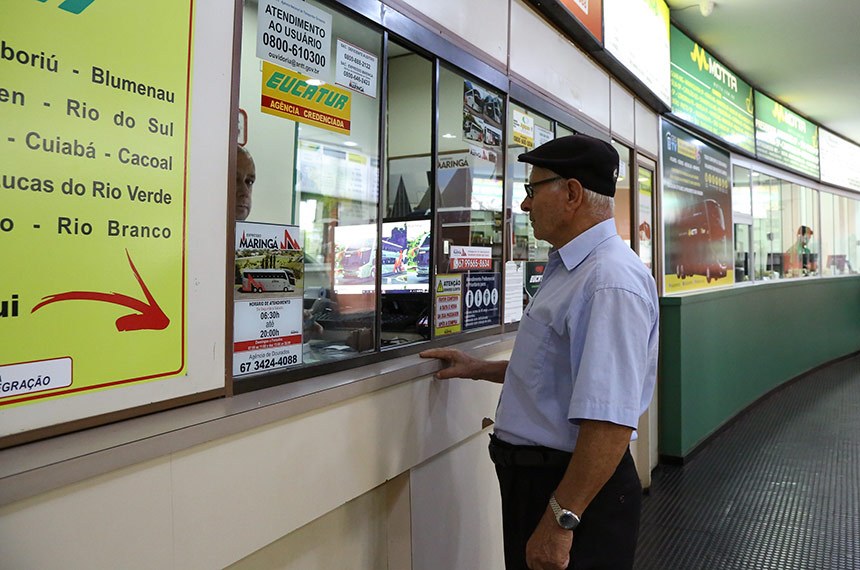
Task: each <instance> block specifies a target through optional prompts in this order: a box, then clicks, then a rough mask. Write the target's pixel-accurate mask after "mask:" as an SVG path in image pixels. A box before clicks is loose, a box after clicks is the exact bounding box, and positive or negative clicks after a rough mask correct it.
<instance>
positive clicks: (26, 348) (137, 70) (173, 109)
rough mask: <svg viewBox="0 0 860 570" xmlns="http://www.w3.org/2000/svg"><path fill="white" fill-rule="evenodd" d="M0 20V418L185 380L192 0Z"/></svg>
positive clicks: (76, 4) (42, 6)
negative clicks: (8, 411)
mask: <svg viewBox="0 0 860 570" xmlns="http://www.w3.org/2000/svg"><path fill="white" fill-rule="evenodd" d="M7 4H8V5H4V11H3V17H2V18H0V77H2V78H3V79H2V82H0V149H2V150H0V204H2V208H0V266H2V267H3V268H4V269H3V271H2V273H0V303H2V304H0V309H2V310H0V337H1V338H2V339H3V350H2V352H0V409H2V408H3V407H4V406H19V405H25V404H28V403H32V402H37V401H42V400H44V399H47V398H60V397H70V396H72V395H76V394H82V393H86V392H91V391H94V390H104V389H108V388H113V387H116V386H123V385H129V384H132V383H138V382H143V381H153V380H157V379H166V378H170V377H176V376H180V375H183V374H184V373H185V311H186V309H185V240H186V236H185V208H186V200H185V195H186V194H185V185H186V156H187V141H186V134H187V120H188V105H189V92H188V91H189V87H188V85H189V78H190V77H191V31H190V30H191V26H190V24H191V22H192V13H193V2H192V1H191V0H188V1H176V0H152V1H150V2H109V1H106V0H64V1H62V2H59V1H55V0H49V1H48V2H36V1H22V2H9V3H7Z"/></svg>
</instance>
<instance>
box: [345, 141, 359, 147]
mask: <svg viewBox="0 0 860 570" xmlns="http://www.w3.org/2000/svg"><path fill="white" fill-rule="evenodd" d="M343 146H358V143H357V142H354V141H346V142H345V143H343Z"/></svg>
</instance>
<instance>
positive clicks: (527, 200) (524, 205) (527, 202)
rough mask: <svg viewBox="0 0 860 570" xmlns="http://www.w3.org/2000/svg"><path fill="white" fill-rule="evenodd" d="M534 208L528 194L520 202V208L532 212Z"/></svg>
mask: <svg viewBox="0 0 860 570" xmlns="http://www.w3.org/2000/svg"><path fill="white" fill-rule="evenodd" d="M531 209H532V199H531V198H529V197H528V196H526V197H525V199H524V200H523V201H522V202H521V203H520V210H522V211H523V212H530V211H531Z"/></svg>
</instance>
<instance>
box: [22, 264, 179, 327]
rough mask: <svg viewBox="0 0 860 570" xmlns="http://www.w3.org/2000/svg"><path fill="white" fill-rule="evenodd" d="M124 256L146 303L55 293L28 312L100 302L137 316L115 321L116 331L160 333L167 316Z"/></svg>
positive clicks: (120, 297) (98, 295)
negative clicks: (68, 303) (69, 303)
mask: <svg viewBox="0 0 860 570" xmlns="http://www.w3.org/2000/svg"><path fill="white" fill-rule="evenodd" d="M125 254H126V256H128V264H129V265H131V270H132V271H133V272H134V277H135V279H137V282H138V283H139V284H140V288H141V289H142V290H143V294H144V296H145V297H146V301H147V302H146V303H144V302H143V301H141V300H140V299H135V298H134V297H129V296H128V295H122V294H120V293H98V292H96V291H69V292H68V293H57V294H55V295H48V296H47V297H42V299H44V300H43V301H42V302H41V303H39V304H38V305H36V306H35V307H33V310H32V311H30V312H31V313H35V312H36V311H37V310H39V309H41V308H42V307H44V306H45V305H50V304H51V303H57V302H59V301H101V302H103V303H113V304H114V305H122V306H123V307H128V308H129V309H132V310H134V311H137V313H138V314H132V315H125V316H123V317H120V318H118V319H117V320H116V330H118V331H139V330H156V331H160V330H163V329H166V328H167V325H169V324H170V319H168V318H167V315H165V314H164V311H162V310H161V307H159V306H158V303H156V302H155V298H153V296H152V294H151V293H150V292H149V289H147V287H146V283H144V282H143V279H141V278H140V273H138V272H137V268H136V267H135V266H134V262H133V261H132V260H131V254H129V253H128V250H125Z"/></svg>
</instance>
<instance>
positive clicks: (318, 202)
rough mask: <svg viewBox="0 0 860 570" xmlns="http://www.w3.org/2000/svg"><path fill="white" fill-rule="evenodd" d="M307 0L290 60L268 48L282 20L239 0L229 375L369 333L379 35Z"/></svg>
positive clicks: (297, 358)
mask: <svg viewBox="0 0 860 570" xmlns="http://www.w3.org/2000/svg"><path fill="white" fill-rule="evenodd" d="M302 6H303V8H302V10H303V14H302V18H304V19H305V20H308V21H310V20H313V22H314V27H313V29H315V30H321V31H320V32H319V33H318V34H317V36H318V37H317V36H315V37H314V38H311V40H312V41H311V43H310V44H308V45H309V46H310V47H313V48H314V50H315V51H314V50H310V51H314V53H313V54H311V53H310V51H309V50H304V51H301V53H302V54H307V57H304V56H302V57H300V58H289V59H290V61H291V63H284V61H285V58H278V57H275V56H270V55H267V54H270V53H274V52H277V51H278V49H279V48H278V45H276V44H277V42H273V38H274V36H273V35H272V32H271V30H272V29H276V28H277V26H278V25H280V26H285V25H287V23H285V22H286V20H285V21H279V22H273V23H270V25H267V24H266V22H267V17H266V16H265V15H263V16H264V17H262V18H260V15H259V14H258V13H257V11H258V4H257V2H250V1H249V2H246V3H245V5H244V11H243V24H242V56H241V70H240V86H239V106H240V109H241V111H240V118H241V121H240V122H241V123H242V129H241V131H242V135H243V136H242V139H241V140H240V141H238V142H239V144H240V145H241V147H242V148H241V150H240V151H239V152H238V157H239V160H238V161H237V180H236V188H237V196H236V203H237V208H236V231H235V234H236V248H235V259H236V264H235V284H234V288H235V290H234V316H233V320H234V334H233V348H234V366H233V373H234V377H236V378H237V380H241V379H242V378H245V377H248V376H251V375H255V374H260V373H266V372H272V371H282V370H289V369H295V368H299V367H304V366H309V365H314V364H317V363H322V362H327V361H332V360H339V359H344V358H349V357H352V356H356V355H359V354H362V353H365V352H368V351H372V350H374V349H375V347H376V344H377V331H376V313H377V299H378V295H377V294H376V293H377V290H376V287H377V286H376V277H377V276H376V271H377V269H376V267H377V250H378V247H379V234H378V227H377V222H378V204H379V168H380V161H379V150H378V149H379V121H380V103H379V102H380V89H381V87H380V85H381V80H380V79H381V69H382V66H381V64H380V58H381V54H382V34H381V33H380V32H379V31H376V30H374V29H372V28H370V27H368V26H365V25H363V24H362V23H361V22H359V21H356V20H355V19H354V18H352V17H350V16H347V15H346V14H343V13H341V12H339V11H337V10H335V9H333V8H332V7H331V6H328V5H325V4H322V3H319V2H315V1H313V0H308V1H306V2H303V3H302ZM279 13H280V12H279ZM275 17H276V15H272V16H271V18H275ZM258 23H260V24H262V27H261V28H260V29H258ZM309 41H310V40H309ZM258 42H262V44H263V45H264V47H265V49H263V50H262V52H258ZM311 44H313V45H312V46H311ZM309 49H310V48H309ZM248 182H252V184H248Z"/></svg>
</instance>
